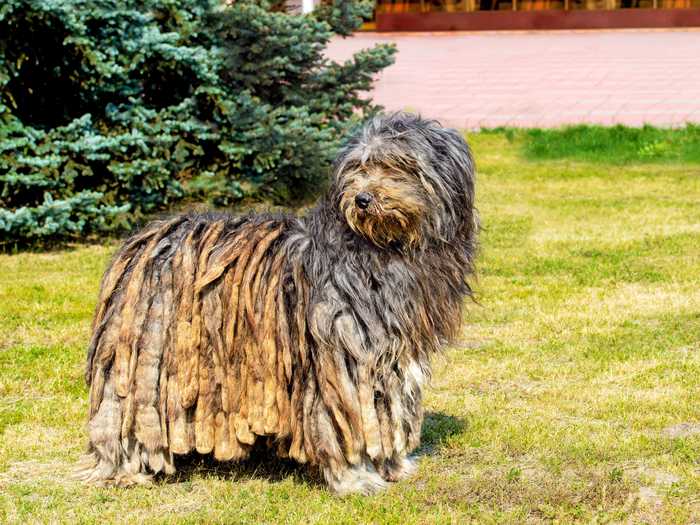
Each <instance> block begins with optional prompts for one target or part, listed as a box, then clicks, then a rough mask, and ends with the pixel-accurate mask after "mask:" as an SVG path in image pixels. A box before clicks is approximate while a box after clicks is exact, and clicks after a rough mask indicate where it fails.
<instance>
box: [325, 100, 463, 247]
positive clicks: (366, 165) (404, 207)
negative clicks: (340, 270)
mask: <svg viewBox="0 0 700 525" xmlns="http://www.w3.org/2000/svg"><path fill="white" fill-rule="evenodd" d="M333 177H334V178H333V186H332V192H333V195H334V198H335V204H336V205H337V206H338V208H339V210H340V212H341V214H342V216H343V217H344V218H345V220H346V221H347V223H348V225H349V226H350V228H351V229H352V230H353V231H354V232H356V233H357V234H359V235H362V236H363V237H365V238H366V239H368V240H369V241H371V242H372V243H374V244H375V245H377V246H380V247H388V246H399V247H401V248H407V249H411V248H417V247H419V246H424V245H426V244H429V243H431V242H434V241H444V242H450V241H452V240H453V239H454V238H455V237H456V236H457V235H460V233H463V232H464V229H465V228H467V229H471V228H473V227H474V217H473V200H474V163H473V160H472V156H471V152H470V150H469V146H468V145H467V143H466V142H465V141H464V139H463V138H462V136H461V135H460V134H459V133H457V132H456V131H455V130H452V129H447V128H443V127H442V126H440V124H439V123H437V122H435V121H432V120H424V119H422V118H420V117H418V116H416V115H412V114H409V113H394V114H390V115H384V116H377V117H375V118H373V119H372V120H370V121H369V122H368V123H367V124H365V125H364V126H363V127H362V128H361V129H360V130H359V131H358V132H357V133H355V134H354V135H353V136H352V137H351V138H350V139H349V140H348V142H347V143H346V145H345V146H344V147H343V148H342V150H341V151H340V153H339V154H338V157H337V159H336V161H335V163H334V170H333Z"/></svg>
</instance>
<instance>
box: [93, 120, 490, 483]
mask: <svg viewBox="0 0 700 525" xmlns="http://www.w3.org/2000/svg"><path fill="white" fill-rule="evenodd" d="M474 185H475V173H474V161H473V157H472V154H471V152H470V149H469V146H468V145H467V143H466V142H465V140H464V139H463V137H462V136H461V135H460V134H459V133H458V132H456V131H455V130H452V129H447V128H443V127H442V126H440V124H438V123H437V122H435V121H431V120H426V119H423V118H421V117H419V116H416V115H412V114H408V113H394V114H389V115H379V116H376V117H374V118H372V119H370V120H369V122H368V123H366V124H365V125H364V126H363V127H362V128H361V129H359V131H358V132H356V133H355V134H353V135H352V136H351V137H350V138H349V139H348V140H347V142H346V143H345V145H344V146H343V147H342V148H341V150H340V152H339V154H338V155H337V158H336V160H335V162H334V164H333V168H332V179H331V181H330V185H329V188H328V189H327V191H326V192H325V194H324V195H323V197H321V198H320V200H319V201H318V203H317V204H316V205H315V207H313V208H312V209H311V210H310V211H309V212H308V213H307V214H306V215H304V216H301V217H296V216H293V215H284V214H279V215H275V214H270V213H264V214H249V215H245V216H232V215H228V214H222V213H207V214H184V215H179V216H177V217H173V218H170V219H167V220H160V221H156V222H153V223H151V224H149V225H148V226H146V227H145V229H143V230H142V231H140V232H139V233H136V234H135V235H134V236H133V237H131V238H130V239H128V240H127V241H126V242H125V243H124V244H123V246H122V247H121V249H120V250H119V251H118V253H117V254H116V256H115V257H114V259H113V260H112V262H111V264H110V265H109V268H108V270H107V272H106V273H105V275H104V277H103V279H102V283H101V288H100V292H99V300H98V304H97V307H96V312H95V317H94V321H93V336H92V339H91V342H90V345H89V350H88V357H87V370H86V381H87V383H88V385H89V387H90V394H89V396H90V397H89V405H90V408H89V422H88V433H89V448H88V455H87V463H86V464H85V465H84V469H83V471H82V477H83V479H85V480H87V481H89V482H93V483H98V484H111V485H117V486H126V485H131V484H134V483H142V482H148V481H149V480H150V479H151V478H152V476H153V475H154V474H158V473H164V474H172V473H174V472H175V469H176V462H175V456H177V455H181V454H187V453H190V452H191V451H193V450H196V451H197V452H198V453H200V454H213V456H214V458H215V459H216V460H220V461H230V460H235V461H240V460H244V459H245V458H246V457H248V455H249V454H250V452H251V450H252V448H253V447H254V446H256V448H262V449H264V450H266V451H270V452H271V453H274V454H276V455H277V456H280V457H284V458H291V459H292V460H295V461H297V462H299V463H306V464H309V465H310V466H313V467H315V468H317V469H320V471H321V472H322V474H323V477H324V478H325V480H326V482H327V484H328V486H329V488H330V489H331V490H332V491H333V492H334V493H336V494H339V495H344V494H350V493H359V494H371V493H374V492H376V491H379V490H381V489H383V488H385V487H386V486H387V484H388V482H394V481H398V480H401V479H403V478H406V477H408V476H410V475H411V474H412V473H413V472H414V471H415V468H416V467H415V459H413V458H411V457H410V453H411V452H412V451H413V450H414V449H415V448H416V447H417V446H418V445H419V442H420V434H421V425H422V420H423V408H422V401H421V397H422V389H423V388H424V385H425V384H426V382H427V381H428V380H429V377H430V359H431V356H432V355H433V354H435V353H437V352H439V351H440V349H441V348H442V347H443V346H444V345H445V344H446V343H447V342H449V341H450V340H451V339H453V338H454V337H455V336H456V334H457V332H458V330H459V327H460V322H461V318H462V311H463V304H464V302H465V298H467V297H471V296H472V289H471V287H470V281H471V278H472V276H473V275H474V258H475V254H476V251H477V235H478V230H479V225H478V216H477V212H476V210H475V206H474Z"/></svg>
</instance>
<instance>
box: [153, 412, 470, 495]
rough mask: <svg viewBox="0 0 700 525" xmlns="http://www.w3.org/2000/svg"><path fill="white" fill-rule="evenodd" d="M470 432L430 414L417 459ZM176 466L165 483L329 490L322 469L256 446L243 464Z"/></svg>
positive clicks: (188, 460)
mask: <svg viewBox="0 0 700 525" xmlns="http://www.w3.org/2000/svg"><path fill="white" fill-rule="evenodd" d="M466 428H467V423H466V421H465V420H463V419H461V418H457V417H455V416H451V415H448V414H443V413H442V412H428V413H426V415H425V419H424V421H423V428H422V432H421V443H420V446H419V447H418V449H417V450H416V451H415V452H414V453H413V455H416V456H423V455H429V454H436V453H438V451H439V449H440V446H441V445H442V444H443V443H444V442H445V440H447V439H448V438H450V437H451V436H454V435H457V434H459V433H461V432H462V431H464V430H465V429H466ZM175 464H176V466H177V472H176V473H175V474H174V475H172V476H167V477H163V478H161V479H160V481H161V482H162V483H183V482H187V481H191V480H192V478H193V477H195V476H205V477H215V478H218V479H220V480H228V481H246V480H251V479H265V480H267V481H268V482H270V483H279V482H282V481H285V480H287V479H289V478H292V479H294V480H295V481H296V482H299V483H306V484H308V485H311V486H314V487H317V488H319V487H324V486H325V483H324V481H323V477H322V475H321V473H320V472H319V470H318V468H314V467H311V468H309V466H308V465H302V464H299V463H297V462H295V461H292V460H288V459H281V458H278V457H275V456H274V455H273V453H272V452H270V451H269V450H268V449H267V448H266V447H265V445H264V444H260V445H259V446H256V447H255V448H254V449H253V451H252V453H251V455H250V458H248V459H247V460H246V461H243V462H240V463H237V462H233V461H217V460H215V459H214V457H213V456H212V455H211V454H206V455H200V454H196V453H191V454H187V455H185V456H179V457H177V458H176V460H175Z"/></svg>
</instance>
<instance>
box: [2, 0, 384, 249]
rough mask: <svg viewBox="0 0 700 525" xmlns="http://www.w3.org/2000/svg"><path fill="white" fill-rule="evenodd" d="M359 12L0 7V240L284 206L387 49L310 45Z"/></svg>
mask: <svg viewBox="0 0 700 525" xmlns="http://www.w3.org/2000/svg"><path fill="white" fill-rule="evenodd" d="M366 8H367V4H366V3H357V2H347V1H336V2H335V3H334V4H332V5H331V6H329V7H326V8H324V9H322V10H320V11H319V12H318V13H317V14H316V15H315V16H301V15H289V14H285V13H282V12H278V11H277V10H275V9H274V8H273V6H272V4H270V3H267V2H260V1H252V0H244V1H237V2H235V3H232V4H230V5H227V4H221V3H220V2H218V1H214V0H187V1H181V0H147V1H136V0H51V1H47V0H5V1H4V3H3V4H2V5H1V6H0V89H1V91H0V242H2V243H7V242H19V243H27V242H37V241H40V242H44V241H47V240H54V239H62V238H66V237H75V236H78V235H80V236H84V235H88V234H91V233H99V232H105V231H109V230H112V229H115V228H120V227H126V226H130V225H131V224H133V223H134V222H135V221H138V220H139V219H140V218H142V217H143V216H144V215H147V214H150V213H153V212H155V211H157V210H160V209H163V208H166V207H168V206H171V205H172V204H173V203H175V202H177V201H180V200H181V199H183V198H197V199H202V198H205V199H208V200H210V201H211V202H212V203H213V204H215V205H218V206H225V205H229V204H230V203H232V202H234V201H236V200H238V199H241V198H243V197H255V198H265V199H272V200H276V201H286V200H288V199H290V198H294V197H296V196H299V195H300V194H302V193H304V192H307V191H309V190H310V189H313V188H314V187H315V186H316V185H317V184H318V183H319V181H320V180H321V179H322V177H323V175H324V173H325V172H326V170H327V167H328V164H329V162H330V160H331V158H332V155H333V153H334V150H335V149H336V147H337V144H338V141H339V139H340V137H341V135H342V134H343V133H344V132H345V131H346V130H347V128H348V126H350V125H352V124H353V123H354V120H356V119H358V118H362V117H363V116H365V115H367V114H369V113H371V112H373V111H375V110H376V108H375V107H374V106H373V105H372V103H371V102H370V101H369V100H367V99H365V98H363V97H362V94H363V92H364V91H367V90H368V89H369V88H370V87H371V82H372V78H373V76H374V74H375V73H377V72H378V71H380V70H381V69H382V68H384V67H386V66H387V65H389V64H390V63H391V62H392V60H393V53H394V49H393V48H391V47H388V46H377V47H375V48H374V49H370V50H365V51H362V52H360V53H357V54H356V55H355V56H354V57H353V58H352V59H351V60H349V61H347V62H345V63H343V64H339V63H334V62H332V61H329V60H327V59H326V58H325V57H324V55H323V52H324V49H325V47H326V45H327V44H328V43H329V41H330V39H331V38H332V37H333V35H334V34H336V33H340V34H348V33H349V32H350V31H351V30H352V29H354V28H355V26H356V25H357V24H358V23H359V21H360V15H361V13H362V12H363V11H364V10H365V9H366Z"/></svg>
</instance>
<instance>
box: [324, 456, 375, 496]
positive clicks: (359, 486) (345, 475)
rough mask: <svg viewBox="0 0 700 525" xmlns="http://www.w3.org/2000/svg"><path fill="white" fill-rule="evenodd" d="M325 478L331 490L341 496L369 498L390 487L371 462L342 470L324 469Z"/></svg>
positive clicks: (366, 461) (364, 462)
mask: <svg viewBox="0 0 700 525" xmlns="http://www.w3.org/2000/svg"><path fill="white" fill-rule="evenodd" d="M323 476H324V477H325V478H326V482H327V483H328V486H329V488H330V489H331V490H332V491H333V492H335V493H336V494H337V495H339V496H345V495H348V494H362V495H365V496H368V495H370V494H375V493H376V492H379V491H381V490H384V489H385V488H386V487H387V485H388V484H387V482H386V481H385V480H384V478H382V476H381V475H380V474H379V472H377V470H376V469H375V468H374V465H372V463H371V462H370V461H369V460H365V461H363V462H362V463H361V464H359V465H350V466H347V467H345V468H340V469H337V468H336V469H334V468H331V467H330V466H326V467H323Z"/></svg>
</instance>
